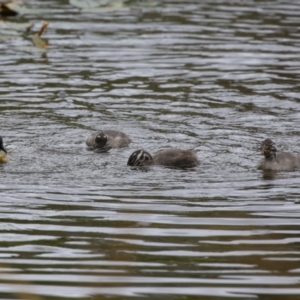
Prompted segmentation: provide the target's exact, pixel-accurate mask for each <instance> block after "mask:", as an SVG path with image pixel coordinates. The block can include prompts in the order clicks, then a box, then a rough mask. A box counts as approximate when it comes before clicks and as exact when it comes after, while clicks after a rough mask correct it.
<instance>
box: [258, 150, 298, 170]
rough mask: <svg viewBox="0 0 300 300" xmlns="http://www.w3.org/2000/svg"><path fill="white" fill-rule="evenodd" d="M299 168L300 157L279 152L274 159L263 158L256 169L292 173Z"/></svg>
mask: <svg viewBox="0 0 300 300" xmlns="http://www.w3.org/2000/svg"><path fill="white" fill-rule="evenodd" d="M297 168H300V156H299V155H296V154H292V153H289V152H279V153H277V154H276V158H272V159H265V158H263V159H262V160H261V161H260V162H259V163H258V169H261V170H270V171H292V170H294V169H297Z"/></svg>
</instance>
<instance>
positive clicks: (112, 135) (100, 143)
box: [86, 130, 131, 150]
mask: <svg viewBox="0 0 300 300" xmlns="http://www.w3.org/2000/svg"><path fill="white" fill-rule="evenodd" d="M130 142H131V139H130V138H129V137H128V136H127V135H126V134H125V133H123V132H121V131H116V130H105V131H102V130H100V131H97V132H94V133H92V134H91V135H89V137H88V138H87V140H86V145H87V146H88V148H89V149H102V150H109V149H111V148H122V147H126V146H128V145H129V144H130Z"/></svg>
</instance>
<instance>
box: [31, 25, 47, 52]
mask: <svg viewBox="0 0 300 300" xmlns="http://www.w3.org/2000/svg"><path fill="white" fill-rule="evenodd" d="M48 24H49V23H48V22H45V21H43V22H42V27H41V29H40V30H39V31H38V32H36V33H35V34H34V35H33V36H31V40H32V43H33V45H34V46H35V47H38V48H42V49H45V48H47V47H48V41H47V40H45V39H42V35H43V33H44V32H46V31H47V28H48Z"/></svg>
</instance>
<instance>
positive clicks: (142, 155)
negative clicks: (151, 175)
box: [127, 148, 199, 169]
mask: <svg viewBox="0 0 300 300" xmlns="http://www.w3.org/2000/svg"><path fill="white" fill-rule="evenodd" d="M198 164H199V161H198V158H197V156H196V154H195V152H194V151H192V150H180V149H175V148H171V149H167V150H162V151H159V152H157V153H156V154H154V155H153V156H152V155H151V154H150V153H149V152H147V151H145V150H136V151H134V152H133V153H132V154H131V155H130V157H129V159H128V162H127V165H129V166H149V165H163V166H167V167H175V168H183V169H184V168H193V167H196V166H197V165H198Z"/></svg>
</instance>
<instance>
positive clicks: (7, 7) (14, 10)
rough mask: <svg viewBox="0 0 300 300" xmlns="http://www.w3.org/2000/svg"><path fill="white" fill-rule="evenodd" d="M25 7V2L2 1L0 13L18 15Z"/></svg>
mask: <svg viewBox="0 0 300 300" xmlns="http://www.w3.org/2000/svg"><path fill="white" fill-rule="evenodd" d="M22 9H23V2H21V1H17V0H16V1H12V2H9V3H0V15H2V16H16V15H18V14H19V13H20V12H21V11H22Z"/></svg>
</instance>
